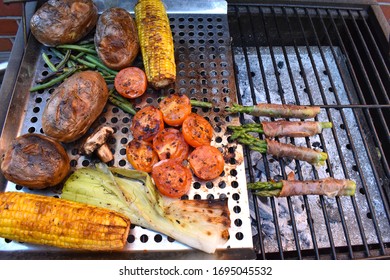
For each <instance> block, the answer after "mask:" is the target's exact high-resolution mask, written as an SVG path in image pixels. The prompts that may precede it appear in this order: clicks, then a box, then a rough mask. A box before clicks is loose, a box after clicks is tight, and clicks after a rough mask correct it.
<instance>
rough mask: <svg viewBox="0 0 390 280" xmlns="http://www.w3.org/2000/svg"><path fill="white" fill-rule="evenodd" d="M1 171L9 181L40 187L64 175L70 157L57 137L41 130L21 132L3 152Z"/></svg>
mask: <svg viewBox="0 0 390 280" xmlns="http://www.w3.org/2000/svg"><path fill="white" fill-rule="evenodd" d="M1 171H2V172H3V174H4V177H5V178H6V179H7V180H8V181H11V182H14V183H15V184H19V185H22V186H25V187H29V188H31V189H43V188H47V187H51V186H55V185H57V184H59V183H61V181H62V180H64V179H65V177H66V176H67V175H68V173H69V171H70V161H69V157H68V154H67V153H66V151H65V149H64V148H63V147H62V145H61V144H60V143H58V142H57V141H55V140H53V139H51V138H49V137H47V136H45V135H41V134H35V133H31V134H24V135H22V136H19V137H17V138H16V139H15V140H14V141H13V142H12V143H11V145H10V147H9V148H8V149H7V151H6V152H5V154H4V155H3V159H2V163H1Z"/></svg>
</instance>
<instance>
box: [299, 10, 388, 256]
mask: <svg viewBox="0 0 390 280" xmlns="http://www.w3.org/2000/svg"><path fill="white" fill-rule="evenodd" d="M295 10H296V9H295ZM296 14H297V16H298V17H299V15H298V13H296ZM306 15H307V17H308V19H309V21H310V26H311V28H312V30H313V32H314V34H315V39H316V43H317V45H318V48H319V50H320V55H321V58H322V62H323V63H324V66H325V69H326V71H327V72H328V75H329V81H330V83H331V85H332V88H333V90H334V91H335V98H336V100H337V103H339V102H340V101H339V100H338V92H337V88H336V87H335V85H334V82H333V78H332V73H331V71H330V70H329V67H328V64H327V59H326V58H325V55H324V53H323V51H322V48H321V44H320V40H319V38H318V34H317V31H316V29H315V27H314V24H313V21H312V18H311V16H310V14H309V13H308V12H307V11H306ZM300 22H301V21H300ZM301 27H303V26H302V25H301ZM302 31H303V29H302ZM325 31H326V30H325ZM303 33H304V32H303ZM325 33H327V32H325ZM303 35H304V36H305V41H306V46H307V48H308V52H309V56H310V57H311V61H312V65H313V70H314V73H315V74H316V77H317V81H318V83H319V89H320V93H321V95H322V99H323V101H324V103H326V97H325V93H324V91H323V88H322V86H321V84H320V79H319V77H318V71H317V66H316V65H315V62H314V59H313V58H312V55H311V51H310V50H309V49H310V48H309V45H308V41H307V38H306V35H305V33H304V34H303ZM313 105H314V104H313ZM340 113H341V116H342V119H343V123H344V126H345V128H346V130H347V131H349V126H348V123H347V121H346V118H345V115H344V112H343V111H341V112H340ZM327 115H328V117H329V119H333V118H332V117H331V113H330V112H329V110H327ZM333 130H334V128H333ZM349 135H350V133H349ZM333 136H334V139H335V141H336V147H337V150H338V152H339V158H340V159H341V162H342V166H343V170H344V174H345V175H346V177H347V178H348V171H347V167H346V164H345V162H344V157H343V156H342V154H341V151H340V144H339V141H338V137H337V134H336V133H334V135H333ZM320 137H322V135H321V136H320ZM350 142H351V143H352V146H353V141H350ZM324 151H326V150H325V147H324ZM355 155H356V153H354V156H355ZM355 160H356V163H357V166H358V169H359V168H360V164H359V160H358V159H357V158H355ZM329 171H330V172H331V168H330V169H329ZM359 174H360V176H361V178H362V182H363V185H365V182H366V180H364V178H363V177H362V176H363V172H362V170H361V169H359ZM330 175H331V176H333V174H330ZM366 198H367V204H368V206H369V209H370V212H371V213H372V215H373V216H375V217H376V215H375V210H374V207H373V206H372V203H371V198H370V197H369V192H368V191H367V192H366ZM352 199H354V198H352ZM337 204H338V206H340V205H339V201H338V198H337ZM339 209H340V208H339ZM357 209H358V208H357V207H355V210H357ZM356 215H358V213H356ZM342 221H343V219H342ZM372 221H373V224H374V228H375V231H376V233H377V237H378V241H379V243H380V246H381V248H383V252H384V247H383V241H382V238H381V235H380V230H379V226H378V223H377V219H376V218H373V219H372ZM342 225H343V227H345V224H344V222H342ZM362 231H363V229H360V232H362ZM347 239H349V238H348V237H347ZM362 239H364V237H363V238H362Z"/></svg>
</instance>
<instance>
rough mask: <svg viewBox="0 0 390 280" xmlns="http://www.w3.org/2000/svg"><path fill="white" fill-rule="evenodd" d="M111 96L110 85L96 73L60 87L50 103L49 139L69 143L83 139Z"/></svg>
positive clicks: (45, 114)
mask: <svg viewBox="0 0 390 280" xmlns="http://www.w3.org/2000/svg"><path fill="white" fill-rule="evenodd" d="M108 96H109V92H108V88H107V84H106V81H105V80H104V78H103V76H102V75H101V74H100V73H98V72H95V71H83V72H77V73H75V74H73V75H72V76H70V77H69V78H68V79H67V80H66V81H65V82H63V83H62V84H61V85H59V86H58V87H57V88H56V89H55V90H54V91H53V93H52V95H51V96H50V98H49V100H48V102H47V103H46V106H45V109H44V111H43V115H42V128H43V131H44V133H45V134H46V135H48V136H50V137H52V138H54V139H56V140H57V141H59V142H64V143H69V142H73V141H75V140H77V139H79V138H80V137H82V136H83V135H84V134H85V133H86V132H87V130H88V128H89V127H90V126H91V125H92V123H93V122H94V121H95V120H96V119H97V118H98V116H99V115H100V114H101V113H102V111H103V109H104V106H105V105H106V103H107V100H108Z"/></svg>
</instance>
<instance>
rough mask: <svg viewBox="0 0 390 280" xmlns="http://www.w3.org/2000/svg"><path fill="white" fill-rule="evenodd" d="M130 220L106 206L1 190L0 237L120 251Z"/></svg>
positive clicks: (71, 246)
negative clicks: (2, 191)
mask: <svg viewBox="0 0 390 280" xmlns="http://www.w3.org/2000/svg"><path fill="white" fill-rule="evenodd" d="M129 230H130V221H129V219H128V218H127V217H125V216H124V215H122V214H120V213H118V212H114V211H110V210H108V209H105V208H100V207H95V206H91V205H87V204H84V203H77V202H73V201H67V200H65V199H58V198H54V197H49V196H42V195H36V194H28V193H22V192H4V193H0V236H1V237H4V238H8V239H11V240H15V241H21V242H29V243H35V244H43V245H49V246H55V247H60V248H68V249H83V250H94V251H102V250H110V251H111V250H121V249H123V248H124V247H125V245H126V243H127V236H128V234H129Z"/></svg>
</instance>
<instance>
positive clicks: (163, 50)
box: [134, 0, 176, 89]
mask: <svg viewBox="0 0 390 280" xmlns="http://www.w3.org/2000/svg"><path fill="white" fill-rule="evenodd" d="M134 11H135V21H136V25H137V29H138V38H139V41H140V46H141V53H142V59H143V63H144V67H145V72H146V76H147V78H148V83H149V84H150V85H151V86H152V87H154V88H156V89H160V88H163V87H166V86H167V85H169V84H171V83H173V82H174V81H175V79H176V64H175V55H174V46H173V38H172V32H171V28H170V25H169V20H168V16H167V13H166V11H165V7H164V4H163V3H162V1H160V0H139V1H138V3H137V4H136V6H135V8H134Z"/></svg>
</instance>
